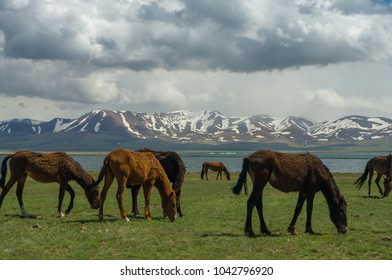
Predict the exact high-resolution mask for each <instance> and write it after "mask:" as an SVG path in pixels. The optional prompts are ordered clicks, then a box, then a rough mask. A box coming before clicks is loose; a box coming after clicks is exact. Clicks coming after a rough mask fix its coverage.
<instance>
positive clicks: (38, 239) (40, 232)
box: [0, 173, 392, 260]
mask: <svg viewBox="0 0 392 280" xmlns="http://www.w3.org/2000/svg"><path fill="white" fill-rule="evenodd" d="M96 175H97V174H93V176H94V177H96ZM358 175H359V174H335V179H336V181H337V183H338V185H339V187H340V190H341V192H342V193H343V194H344V195H345V198H346V200H347V203H348V232H347V234H345V235H341V234H338V232H337V230H336V228H335V227H334V225H333V224H332V222H331V221H330V219H329V212H328V209H327V205H326V202H325V199H324V197H323V195H322V194H321V193H318V194H317V195H316V199H315V207H314V212H313V230H314V231H316V232H318V233H320V235H312V236H311V235H308V234H305V233H304V229H305V211H303V212H302V213H301V215H300V217H299V219H298V222H297V235H294V236H291V235H289V234H288V232H287V231H286V228H287V226H288V224H289V222H290V220H291V217H292V214H293V211H294V206H295V203H296V200H297V194H296V193H290V194H285V193H282V192H279V191H277V190H275V189H273V188H272V187H270V186H268V187H267V188H266V189H265V195H264V209H265V219H266V222H267V225H268V226H269V229H270V230H271V231H272V232H273V233H274V236H258V237H257V238H249V237H247V236H245V235H244V234H243V227H244V222H245V215H246V209H245V208H246V201H247V196H245V195H243V194H241V195H240V196H236V195H234V194H232V193H231V187H232V185H234V183H235V182H234V181H235V180H236V179H237V178H238V174H233V176H232V181H230V182H228V181H215V180H210V181H201V180H200V177H199V174H196V173H191V174H187V176H186V179H185V183H184V186H183V192H182V208H183V212H184V217H182V218H178V219H177V220H176V221H175V222H174V223H170V222H169V221H168V219H165V218H163V217H162V210H161V207H160V199H159V195H158V192H157V191H156V190H154V191H153V193H152V208H151V212H152V216H153V219H152V220H151V221H147V220H145V219H144V218H141V217H137V218H134V217H130V218H131V220H130V222H124V221H122V220H121V219H120V215H119V211H118V208H117V202H116V199H115V191H116V186H115V185H113V186H112V187H111V189H110V190H109V194H108V198H107V201H106V204H105V216H104V219H105V221H104V222H102V223H99V222H98V210H93V209H91V208H90V207H89V204H88V202H87V200H86V198H85V197H84V194H83V192H82V189H81V188H80V187H79V186H77V185H76V184H75V183H72V186H74V189H75V191H76V192H77V194H76V195H77V196H76V200H75V208H74V211H73V212H72V213H71V214H70V215H68V216H67V217H65V218H61V219H59V218H56V217H55V214H56V208H57V207H56V205H57V196H58V186H57V185H56V184H39V183H37V182H35V181H33V180H31V179H28V181H27V183H26V188H25V193H24V200H25V206H26V209H27V210H28V211H29V212H30V213H31V214H34V215H37V216H38V217H37V218H36V219H21V218H20V217H19V213H20V210H19V207H18V203H17V199H16V196H15V189H13V190H12V191H11V192H10V193H9V194H8V195H7V197H6V198H5V200H4V203H3V206H2V209H1V210H0V223H1V226H0V258H1V259H4V260H7V259H8V260H11V259H23V260H35V259H39V260H53V259H56V260H58V259H61V260H63V259H64V260H69V259H75V260H80V259H93V260H97V259H106V260H118V259H146V260H147V259H153V260H157V259H162V260H168V259H173V260H176V259H182V260H193V259H195V260H213V259H219V260H232V259H241V260H255V259H271V260H294V259H299V260H307V259H321V260H323V259H328V260H341V259H350V260H351V259H354V260H373V259H392V215H391V213H392V211H391V209H392V198H391V197H389V198H382V199H380V198H379V197H371V198H369V197H368V196H367V195H366V194H367V190H366V189H365V188H364V189H362V190H360V191H358V190H357V189H355V188H354V187H353V185H352V184H353V182H354V181H355V179H356V178H357V177H358ZM211 177H213V176H211ZM14 188H15V187H14ZM373 193H374V194H375V195H376V188H375V187H374V188H373ZM68 200H69V196H66V199H65V203H64V208H66V205H67V203H68ZM143 204H144V203H143V196H142V195H140V196H139V206H140V208H142V206H143ZM125 205H126V207H127V209H128V212H129V214H130V208H131V195H130V191H129V190H127V194H126V198H125ZM140 210H142V209H140ZM304 210H305V209H304ZM253 217H254V223H253V225H254V231H255V232H256V233H259V222H258V218H257V213H256V210H254V215H253Z"/></svg>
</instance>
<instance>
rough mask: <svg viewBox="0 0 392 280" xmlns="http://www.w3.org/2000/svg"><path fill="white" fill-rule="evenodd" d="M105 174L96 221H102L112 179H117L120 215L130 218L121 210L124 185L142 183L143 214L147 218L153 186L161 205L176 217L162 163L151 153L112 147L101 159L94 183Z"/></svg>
mask: <svg viewBox="0 0 392 280" xmlns="http://www.w3.org/2000/svg"><path fill="white" fill-rule="evenodd" d="M104 177H105V183H104V186H103V189H102V191H101V205H100V208H99V221H102V220H103V206H104V203H105V199H106V195H107V192H108V190H109V187H110V185H111V184H112V183H113V180H114V179H116V180H117V195H116V198H117V203H118V207H119V209H120V214H121V217H122V218H123V219H124V220H126V221H129V219H128V217H127V214H126V213H125V209H124V191H125V188H126V186H127V185H142V186H143V191H144V199H145V210H144V216H145V218H146V219H150V218H151V215H150V193H151V189H152V187H153V186H155V187H156V188H157V189H158V191H159V194H160V196H161V199H162V208H163V211H164V213H165V214H166V215H167V216H168V217H169V219H170V221H172V222H173V221H174V220H175V218H176V214H177V210H176V201H177V199H176V194H175V192H174V191H173V188H172V186H171V184H170V181H169V179H168V178H167V175H166V173H165V171H164V170H163V168H162V166H161V164H160V163H159V161H158V160H157V158H156V157H155V156H154V155H153V154H152V153H147V152H146V153H144V152H135V151H130V150H126V149H122V148H119V149H115V150H113V151H111V152H110V153H109V154H108V155H107V156H106V157H105V159H104V161H103V166H102V169H101V171H100V173H99V176H98V179H97V182H96V184H99V183H100V182H101V181H102V180H103V178H104Z"/></svg>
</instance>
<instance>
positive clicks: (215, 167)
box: [200, 161, 230, 180]
mask: <svg viewBox="0 0 392 280" xmlns="http://www.w3.org/2000/svg"><path fill="white" fill-rule="evenodd" d="M209 169H211V170H212V171H215V172H218V174H217V175H216V180H218V178H219V176H220V179H221V180H222V172H225V175H226V179H227V180H230V172H229V171H228V170H227V168H226V166H225V165H224V164H223V163H221V162H211V161H205V162H203V165H202V168H201V174H200V177H201V179H202V180H204V174H205V175H206V179H207V180H208V177H207V173H208V170H209Z"/></svg>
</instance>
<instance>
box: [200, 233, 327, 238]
mask: <svg viewBox="0 0 392 280" xmlns="http://www.w3.org/2000/svg"><path fill="white" fill-rule="evenodd" d="M297 235H298V234H294V235H292V234H289V233H288V234H284V233H272V234H271V235H266V234H255V235H252V236H249V234H245V233H244V234H234V233H204V234H201V235H200V237H202V238H206V237H247V238H259V237H264V238H274V237H287V236H297ZM325 235H328V234H323V233H314V234H312V236H325ZM303 236H310V235H309V234H303Z"/></svg>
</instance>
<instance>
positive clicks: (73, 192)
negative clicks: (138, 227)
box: [65, 184, 75, 215]
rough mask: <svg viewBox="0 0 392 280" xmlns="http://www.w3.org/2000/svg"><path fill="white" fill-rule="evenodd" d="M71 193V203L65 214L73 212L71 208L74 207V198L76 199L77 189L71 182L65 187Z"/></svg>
mask: <svg viewBox="0 0 392 280" xmlns="http://www.w3.org/2000/svg"><path fill="white" fill-rule="evenodd" d="M65 190H66V191H67V192H68V193H69V195H70V196H71V199H70V201H69V205H68V208H67V210H65V215H68V214H69V213H71V210H72V208H73V205H74V200H75V191H74V190H73V189H72V188H71V186H70V185H69V184H67V188H66V189H65Z"/></svg>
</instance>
